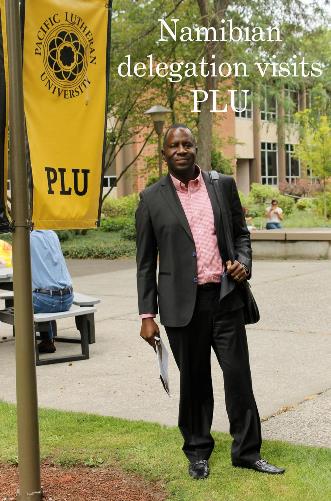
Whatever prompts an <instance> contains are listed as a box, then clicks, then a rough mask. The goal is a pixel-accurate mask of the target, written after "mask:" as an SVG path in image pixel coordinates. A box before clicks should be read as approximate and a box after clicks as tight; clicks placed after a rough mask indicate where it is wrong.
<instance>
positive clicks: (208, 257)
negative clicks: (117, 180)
mask: <svg viewBox="0 0 331 501" xmlns="http://www.w3.org/2000/svg"><path fill="white" fill-rule="evenodd" d="M170 177H171V180H172V182H173V184H174V186H175V188H176V190H177V194H178V197H179V200H180V202H181V204H182V207H183V210H184V212H185V216H186V219H187V221H188V224H189V226H190V229H191V233H192V236H193V240H194V243H195V248H196V253H197V256H196V257H197V273H198V275H197V279H198V284H199V285H201V284H206V283H208V282H216V283H218V282H220V281H221V275H222V273H223V263H222V259H221V256H220V252H219V250H218V244H217V236H216V230H215V223H214V213H213V209H212V206H211V202H210V199H209V195H208V192H207V188H206V185H205V182H204V179H203V177H202V174H201V170H200V169H199V175H198V177H197V178H196V179H193V180H192V181H189V183H188V185H187V187H186V186H185V184H184V183H182V182H181V181H179V180H178V179H176V178H175V177H174V176H172V175H171V174H170ZM149 317H155V315H153V314H150V313H146V314H144V315H141V318H149Z"/></svg>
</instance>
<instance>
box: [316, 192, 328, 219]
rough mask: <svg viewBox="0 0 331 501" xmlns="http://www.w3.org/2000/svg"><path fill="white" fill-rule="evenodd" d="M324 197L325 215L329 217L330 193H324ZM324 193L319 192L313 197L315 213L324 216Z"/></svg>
mask: <svg viewBox="0 0 331 501" xmlns="http://www.w3.org/2000/svg"><path fill="white" fill-rule="evenodd" d="M325 198H326V217H328V218H331V193H330V192H327V193H325ZM324 203H325V202H324V194H323V193H321V194H320V195H318V196H317V197H316V198H314V205H315V210H316V213H317V214H318V215H320V216H324Z"/></svg>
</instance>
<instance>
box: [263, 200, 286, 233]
mask: <svg viewBox="0 0 331 501" xmlns="http://www.w3.org/2000/svg"><path fill="white" fill-rule="evenodd" d="M265 214H266V217H267V224H266V229H267V230H278V229H280V228H281V227H282V225H281V224H280V222H281V221H282V220H283V218H284V216H283V211H282V209H281V208H280V207H278V200H276V199H273V200H271V205H270V206H269V207H267V209H266V213H265Z"/></svg>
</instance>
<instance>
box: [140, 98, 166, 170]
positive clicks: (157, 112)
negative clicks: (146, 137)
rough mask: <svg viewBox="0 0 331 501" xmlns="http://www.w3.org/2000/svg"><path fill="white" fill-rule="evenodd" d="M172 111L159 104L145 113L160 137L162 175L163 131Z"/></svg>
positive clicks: (158, 137)
mask: <svg viewBox="0 0 331 501" xmlns="http://www.w3.org/2000/svg"><path fill="white" fill-rule="evenodd" d="M167 113H171V110H169V109H168V108H165V107H164V106H161V105H159V104H157V105H155V106H152V108H150V109H149V110H147V111H145V115H149V116H150V117H151V119H152V120H153V123H154V130H155V132H156V134H157V139H158V156H159V176H160V177H161V176H162V152H161V150H162V133H163V126H164V122H165V118H166V114H167Z"/></svg>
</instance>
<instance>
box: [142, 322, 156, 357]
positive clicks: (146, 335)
mask: <svg viewBox="0 0 331 501" xmlns="http://www.w3.org/2000/svg"><path fill="white" fill-rule="evenodd" d="M140 335H141V337H142V338H143V339H144V340H145V341H147V343H149V344H150V345H151V346H152V347H153V348H154V350H156V346H155V336H159V335H160V329H159V327H158V325H157V323H156V322H155V320H154V318H144V319H143V320H142V323H141V329H140Z"/></svg>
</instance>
